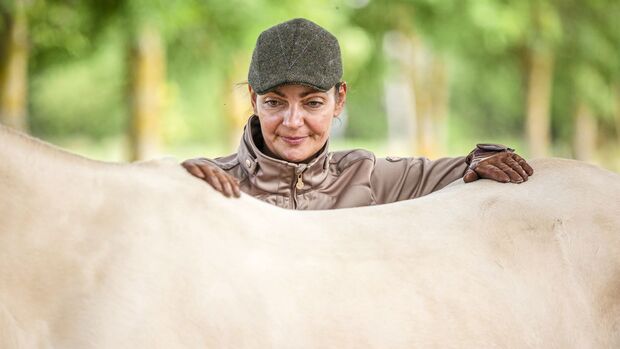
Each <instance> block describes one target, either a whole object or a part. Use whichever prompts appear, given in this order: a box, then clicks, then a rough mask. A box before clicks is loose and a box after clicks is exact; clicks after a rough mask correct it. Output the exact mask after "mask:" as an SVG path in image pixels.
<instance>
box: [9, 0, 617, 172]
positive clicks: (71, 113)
mask: <svg viewBox="0 0 620 349" xmlns="http://www.w3.org/2000/svg"><path fill="white" fill-rule="evenodd" d="M0 4H1V5H0V12H1V14H2V16H1V17H0V98H1V99H0V121H1V122H2V123H4V124H8V125H10V126H12V127H15V128H19V129H22V130H25V131H27V132H29V133H31V134H32V135H34V136H36V137H40V138H42V139H45V140H47V141H50V142H52V143H54V144H57V145H60V146H62V147H65V148H67V149H69V150H71V151H73V152H76V153H80V154H83V155H86V156H89V157H92V158H96V159H101V160H108V161H129V160H135V159H145V158H152V157H159V156H163V155H172V156H174V157H176V158H178V159H180V160H182V159H185V158H188V157H197V156H209V157H215V156H218V155H219V156H222V155H226V154H229V153H231V152H234V151H235V149H236V147H237V144H238V141H239V137H240V134H241V129H242V127H243V125H244V123H245V121H246V119H247V117H248V116H249V115H250V113H251V108H250V104H249V96H248V94H247V85H245V84H244V82H245V81H246V77H247V70H248V65H249V61H250V57H251V53H252V49H253V46H254V43H255V40H256V38H257V36H258V34H259V33H260V32H261V31H262V30H264V29H266V28H268V27H270V26H272V25H275V24H277V23H280V22H283V21H285V20H288V19H291V18H295V17H305V18H308V19H310V20H312V21H315V22H316V23H318V24H319V25H321V26H323V27H325V28H326V29H328V30H329V31H331V32H332V33H333V34H334V35H336V37H338V39H339V41H340V44H341V48H342V53H343V61H344V69H345V74H344V80H345V81H347V83H348V85H349V94H348V100H347V108H346V111H345V113H344V114H343V115H341V117H340V118H339V119H338V120H336V121H334V125H333V134H332V143H331V144H332V148H337V149H342V148H351V147H362V148H366V149H369V150H372V151H374V152H376V153H377V155H400V156H413V155H415V156H420V155H424V156H428V157H431V158H437V157H441V156H456V155H464V154H467V153H468V152H469V151H470V150H471V149H472V148H473V146H474V145H475V144H476V143H480V142H497V143H505V144H508V145H510V146H512V147H514V148H516V149H517V151H518V152H519V153H521V154H523V155H525V156H527V157H528V158H533V157H543V156H560V157H569V158H577V159H581V160H584V161H589V162H593V163H597V164H599V165H602V166H604V167H606V168H609V169H612V170H614V171H620V24H619V23H620V20H619V18H620V2H619V1H617V0H589V1H578V0H555V1H554V0H538V1H536V0H521V1H507V0H469V1H467V0H408V1H407V0H382V1H379V0H330V1H328V0H298V1H281V0H278V1H276V0H255V1H239V0H227V1H214V0H177V1H175V0H166V1H164V0H148V1H147V0H98V1H94V0H93V1H78V0H74V1H71V0H66V1H60V0H0Z"/></svg>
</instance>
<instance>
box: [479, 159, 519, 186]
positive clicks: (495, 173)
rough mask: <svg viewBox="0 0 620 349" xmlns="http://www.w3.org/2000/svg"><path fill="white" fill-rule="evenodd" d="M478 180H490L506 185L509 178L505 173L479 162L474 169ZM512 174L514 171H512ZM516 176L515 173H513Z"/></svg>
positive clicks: (493, 166) (495, 167)
mask: <svg viewBox="0 0 620 349" xmlns="http://www.w3.org/2000/svg"><path fill="white" fill-rule="evenodd" d="M475 171H476V173H477V174H478V176H479V177H480V178H486V179H492V180H494V181H497V182H502V183H508V182H510V181H511V178H510V176H509V175H508V174H506V172H504V171H503V170H501V169H500V168H499V167H497V166H495V165H493V164H491V163H483V162H481V163H480V164H479V165H478V166H477V167H476V169H475ZM513 172H514V171H513ZM515 174H516V172H515Z"/></svg>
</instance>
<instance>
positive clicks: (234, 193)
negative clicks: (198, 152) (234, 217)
mask: <svg viewBox="0 0 620 349" xmlns="http://www.w3.org/2000/svg"><path fill="white" fill-rule="evenodd" d="M181 165H182V166H183V167H184V168H185V169H186V170H187V172H189V173H190V174H191V175H193V176H195V177H198V178H201V179H203V180H204V181H205V182H207V183H209V185H211V187H213V189H215V190H217V191H219V192H220V193H222V194H223V195H224V196H226V197H237V198H238V197H240V196H241V189H240V188H239V182H238V181H237V179H236V178H235V177H233V176H231V175H229V174H228V173H226V172H224V171H223V170H222V169H220V168H219V167H216V166H214V165H211V164H210V163H208V162H207V161H205V160H203V159H191V160H186V161H184V162H183V163H182V164H181Z"/></svg>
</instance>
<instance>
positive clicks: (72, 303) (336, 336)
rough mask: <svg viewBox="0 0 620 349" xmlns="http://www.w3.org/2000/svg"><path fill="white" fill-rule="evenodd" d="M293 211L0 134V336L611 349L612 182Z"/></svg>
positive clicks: (618, 344)
mask: <svg viewBox="0 0 620 349" xmlns="http://www.w3.org/2000/svg"><path fill="white" fill-rule="evenodd" d="M531 164H532V166H533V167H534V169H535V171H536V173H535V175H534V176H532V177H530V179H529V180H528V181H527V182H525V183H522V184H519V185H516V184H501V183H496V182H492V181H489V180H478V181H476V182H473V183H468V184H465V183H463V182H462V181H458V182H455V183H453V184H451V185H449V186H448V187H446V188H444V189H442V190H440V191H438V192H436V193H433V194H430V195H427V196H425V197H422V198H418V199H414V200H408V201H402V202H397V203H393V204H387V205H377V206H370V207H361V208H352V209H337V210H327V211H293V210H286V209H281V208H278V207H275V206H271V205H269V204H266V203H263V202H261V201H259V200H257V199H255V198H252V197H249V196H248V195H245V194H243V195H242V197H241V198H239V199H230V198H225V197H224V196H223V195H221V194H219V193H217V192H216V191H215V190H213V189H212V188H210V187H209V186H208V185H206V184H205V183H204V182H202V181H200V180H199V179H196V178H194V177H192V176H190V175H188V174H187V173H186V172H185V171H184V170H183V169H182V167H181V166H179V165H178V163H177V162H176V161H170V160H154V161H148V162H142V163H130V164H122V163H106V162H100V161H94V160H90V159H87V158H84V157H80V156H78V155H75V154H71V153H69V152H66V151H64V150H62V149H59V148H57V147H54V146H52V145H50V144H47V143H44V142H42V141H39V140H36V139H33V138H30V137H28V136H25V135H22V134H19V133H17V132H15V131H11V130H9V129H7V128H4V127H1V126H0V348H5V349H13V348H63V349H64V348H68V349H73V348H300V349H305V348H418V347H419V348H620V176H619V175H618V174H615V173H612V172H609V171H606V170H603V169H601V168H598V167H596V166H593V165H589V164H586V163H583V162H578V161H573V160H565V159H538V160H534V161H532V162H531Z"/></svg>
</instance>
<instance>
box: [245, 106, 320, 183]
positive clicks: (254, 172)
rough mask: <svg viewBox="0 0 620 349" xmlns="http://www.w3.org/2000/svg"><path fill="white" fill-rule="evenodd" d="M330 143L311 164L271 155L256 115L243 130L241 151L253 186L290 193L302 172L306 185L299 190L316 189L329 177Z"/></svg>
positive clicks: (302, 178)
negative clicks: (265, 147)
mask: <svg viewBox="0 0 620 349" xmlns="http://www.w3.org/2000/svg"><path fill="white" fill-rule="evenodd" d="M328 143H329V140H328V142H327V143H326V144H325V146H324V147H323V149H321V151H320V152H319V154H318V155H317V156H316V157H315V158H314V159H312V160H311V161H310V162H309V163H307V164H304V163H294V162H288V161H284V160H280V159H275V158H273V157H270V156H267V155H266V154H265V153H263V152H262V151H261V150H260V149H261V148H262V147H263V136H262V133H261V128H260V122H259V119H258V116H256V115H252V116H251V117H250V118H249V119H248V122H247V124H246V125H245V129H244V132H243V138H242V139H241V143H240V144H239V150H238V152H237V154H238V158H239V162H240V163H241V166H242V167H243V169H244V170H245V172H246V173H247V174H248V178H249V179H250V181H251V182H252V184H253V186H255V187H256V188H257V189H260V190H262V191H266V192H269V193H274V194H275V193H278V194H285V195H289V194H290V192H291V191H292V190H293V188H294V187H295V185H296V184H297V182H298V177H299V175H301V180H302V182H303V187H302V188H301V189H299V188H298V189H297V193H300V192H306V191H308V190H311V189H313V188H316V187H317V186H318V185H319V184H320V183H321V182H323V180H325V178H326V177H327V173H328V171H327V169H328V166H329V161H330V158H331V153H329V152H328Z"/></svg>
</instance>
